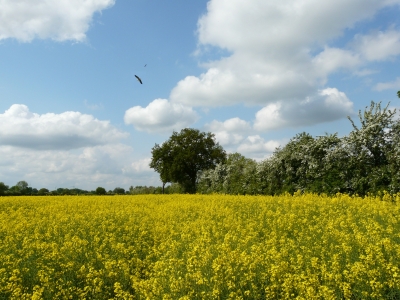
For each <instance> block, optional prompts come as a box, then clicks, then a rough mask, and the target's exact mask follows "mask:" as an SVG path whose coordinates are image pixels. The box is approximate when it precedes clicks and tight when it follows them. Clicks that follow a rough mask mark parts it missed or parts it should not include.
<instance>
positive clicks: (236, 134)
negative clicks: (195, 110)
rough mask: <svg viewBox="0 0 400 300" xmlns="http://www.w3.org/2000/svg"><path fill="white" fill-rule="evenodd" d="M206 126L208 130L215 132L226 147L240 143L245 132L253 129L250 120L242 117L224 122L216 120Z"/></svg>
mask: <svg viewBox="0 0 400 300" xmlns="http://www.w3.org/2000/svg"><path fill="white" fill-rule="evenodd" d="M204 127H205V129H206V131H211V132H212V133H214V134H215V138H216V140H217V141H218V142H219V143H220V144H221V145H222V146H224V147H229V146H231V145H236V144H238V143H240V142H241V141H242V140H243V139H244V138H245V137H244V134H246V133H248V132H249V131H251V125H250V124H249V122H246V121H244V120H242V119H240V118H232V119H228V120H226V121H224V122H220V121H217V120H214V121H212V122H211V123H209V124H206V125H205V126H204Z"/></svg>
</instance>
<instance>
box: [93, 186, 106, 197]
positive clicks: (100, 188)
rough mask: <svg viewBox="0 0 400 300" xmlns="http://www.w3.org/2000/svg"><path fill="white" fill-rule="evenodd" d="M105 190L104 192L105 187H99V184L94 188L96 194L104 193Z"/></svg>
mask: <svg viewBox="0 0 400 300" xmlns="http://www.w3.org/2000/svg"><path fill="white" fill-rule="evenodd" d="M106 193H107V192H106V189H105V188H103V187H101V186H99V187H98V188H97V189H96V194H97V195H105V194H106Z"/></svg>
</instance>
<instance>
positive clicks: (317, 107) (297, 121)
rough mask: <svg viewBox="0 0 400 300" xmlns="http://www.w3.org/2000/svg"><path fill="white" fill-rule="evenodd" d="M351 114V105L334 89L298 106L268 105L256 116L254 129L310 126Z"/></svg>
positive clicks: (308, 98) (292, 104)
mask: <svg viewBox="0 0 400 300" xmlns="http://www.w3.org/2000/svg"><path fill="white" fill-rule="evenodd" d="M352 112H353V103H352V102H350V100H349V99H348V98H347V96H346V95H345V93H343V92H340V91H338V90H337V89H336V88H326V89H324V90H321V91H319V93H318V94H317V95H315V96H313V97H307V98H305V99H304V100H303V101H301V102H284V101H282V102H278V103H272V104H269V105H267V106H265V107H264V108H262V109H261V110H259V111H258V112H257V113H256V119H255V121H254V129H256V130H259V131H268V130H271V129H276V128H282V127H295V126H300V125H313V124H318V123H323V122H330V121H334V120H337V119H340V118H343V117H345V116H347V115H349V114H351V113H352Z"/></svg>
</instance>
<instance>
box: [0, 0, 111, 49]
mask: <svg viewBox="0 0 400 300" xmlns="http://www.w3.org/2000/svg"><path fill="white" fill-rule="evenodd" d="M114 3H115V0H1V1H0V7H1V9H0V40H2V39H7V38H15V39H17V40H19V41H22V42H30V41H32V40H33V39H35V38H39V39H48V38H49V39H53V40H56V41H66V40H73V41H78V42H81V41H83V40H85V38H86V32H87V31H88V29H89V26H90V24H91V21H92V18H93V14H95V13H96V12H101V11H102V10H104V9H106V8H109V7H111V6H113V5H114Z"/></svg>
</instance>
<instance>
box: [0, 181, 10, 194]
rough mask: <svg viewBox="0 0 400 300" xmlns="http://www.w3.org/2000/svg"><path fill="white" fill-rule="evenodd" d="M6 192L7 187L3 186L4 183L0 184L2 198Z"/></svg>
mask: <svg viewBox="0 0 400 300" xmlns="http://www.w3.org/2000/svg"><path fill="white" fill-rule="evenodd" d="M7 191H8V185H5V184H4V182H0V196H4V195H5V194H6V192H7Z"/></svg>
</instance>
